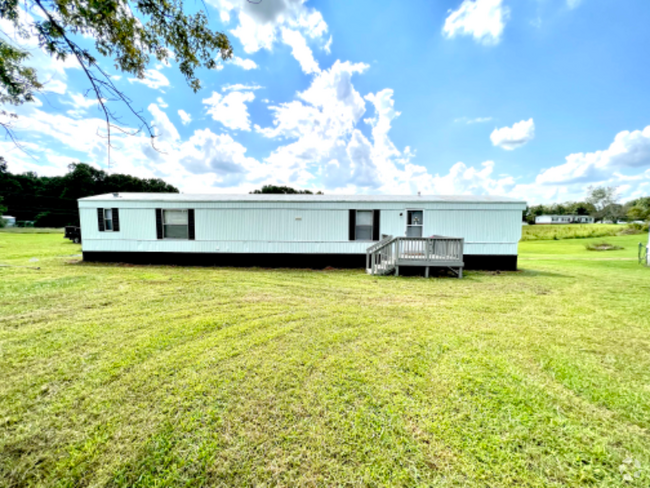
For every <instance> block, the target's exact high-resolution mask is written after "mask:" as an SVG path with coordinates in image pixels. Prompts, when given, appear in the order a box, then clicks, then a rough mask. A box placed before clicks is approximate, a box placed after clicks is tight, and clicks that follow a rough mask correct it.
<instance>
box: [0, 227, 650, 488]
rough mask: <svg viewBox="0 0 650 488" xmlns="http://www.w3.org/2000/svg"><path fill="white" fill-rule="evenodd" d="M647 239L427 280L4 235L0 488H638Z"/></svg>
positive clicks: (533, 253)
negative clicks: (236, 264)
mask: <svg viewBox="0 0 650 488" xmlns="http://www.w3.org/2000/svg"><path fill="white" fill-rule="evenodd" d="M642 239H643V240H645V239H646V237H645V236H622V237H608V238H607V242H609V243H612V244H615V245H617V246H621V247H623V248H624V249H622V250H616V251H607V252H594V251H588V250H586V249H585V244H586V243H588V242H589V240H588V239H574V240H560V241H543V240H540V241H532V242H524V243H522V244H521V245H520V253H521V257H520V267H521V269H522V270H521V271H519V272H510V273H500V274H497V273H489V272H471V271H469V272H467V273H466V277H465V278H464V279H462V280H458V279H453V278H439V279H431V280H425V279H423V278H419V277H411V278H403V277H400V278H394V277H381V278H378V277H371V276H367V275H365V274H364V273H363V272H362V271H296V270H265V269H211V268H205V269H201V268H183V267H135V266H119V265H97V264H83V263H81V262H80V259H79V257H78V255H79V253H80V246H78V245H74V244H72V243H70V242H69V241H65V240H64V239H63V238H62V236H61V235H60V234H15V233H2V232H0V263H2V264H9V265H14V266H29V267H40V269H39V270H35V269H30V268H22V267H2V268H0V378H2V381H0V486H2V487H18V486H21V487H22V486H66V487H77V486H103V487H117V486H124V487H127V486H128V487H131V486H157V487H163V486H164V487H168V486H236V487H240V486H335V485H345V486H409V487H410V486H440V487H451V486H454V487H461V486H462V487H465V486H470V487H475V486H485V487H488V486H489V487H512V486H517V487H541V486H545V487H559V486H586V485H590V486H612V487H614V486H616V487H619V486H638V487H642V486H643V487H647V486H648V485H649V484H650V430H649V429H650V318H649V317H650V316H649V314H648V310H649V309H650V269H648V268H644V267H642V266H640V265H638V264H637V263H636V245H637V243H638V242H639V241H640V240H642ZM601 241H602V238H598V239H594V242H601Z"/></svg>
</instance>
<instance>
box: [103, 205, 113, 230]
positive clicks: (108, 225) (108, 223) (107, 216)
mask: <svg viewBox="0 0 650 488" xmlns="http://www.w3.org/2000/svg"><path fill="white" fill-rule="evenodd" d="M104 230H105V231H112V230H113V209H112V208H105V209H104Z"/></svg>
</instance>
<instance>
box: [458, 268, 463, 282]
mask: <svg viewBox="0 0 650 488" xmlns="http://www.w3.org/2000/svg"><path fill="white" fill-rule="evenodd" d="M462 277H463V268H458V279H459V280H460V279H462Z"/></svg>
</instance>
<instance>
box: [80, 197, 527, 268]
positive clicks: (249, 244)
mask: <svg viewBox="0 0 650 488" xmlns="http://www.w3.org/2000/svg"><path fill="white" fill-rule="evenodd" d="M145 195H146V196H145ZM145 195H139V194H121V195H120V196H119V197H114V196H113V195H100V196H97V197H90V198H86V199H81V200H80V201H79V212H80V221H81V233H82V242H83V252H84V256H86V254H88V253H210V254H219V253H222V254H302V255H317V254H328V255H359V256H361V255H365V252H366V249H367V248H368V246H370V245H371V244H372V242H371V241H354V240H352V241H351V240H349V211H350V210H351V209H354V210H379V211H380V214H379V215H380V216H379V224H380V233H381V234H388V235H393V236H404V235H405V234H406V215H407V214H406V212H407V210H423V211H424V228H423V233H422V235H423V236H425V237H426V236H430V235H443V236H450V237H462V238H464V239H465V254H466V255H477V256H478V255H484V256H516V255H517V244H518V241H519V239H520V237H521V220H522V210H524V209H525V203H524V202H520V201H515V200H512V201H509V200H501V201H500V200H498V199H496V201H495V199H490V200H482V201H480V200H475V199H476V197H469V198H468V200H470V201H463V199H462V198H459V197H455V199H451V197H381V196H377V197H363V198H362V197H356V199H355V197H347V198H346V197H330V198H328V197H323V196H313V197H311V196H303V195H300V196H285V195H244V196H239V199H238V197H237V196H222V197H219V196H210V197H207V196H199V195H180V194H172V195H170V194H164V195H155V194H145ZM256 197H266V198H256ZM291 197H293V198H291ZM98 208H117V209H119V220H120V231H119V232H100V231H99V227H98V217H97V209H98ZM156 209H194V215H195V240H179V239H158V238H157V229H156V215H155V211H156Z"/></svg>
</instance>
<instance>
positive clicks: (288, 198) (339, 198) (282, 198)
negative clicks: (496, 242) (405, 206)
mask: <svg viewBox="0 0 650 488" xmlns="http://www.w3.org/2000/svg"><path fill="white" fill-rule="evenodd" d="M116 195H117V196H116ZM140 195H147V197H148V198H139V196H140ZM159 195H160V196H161V197H162V198H159V199H157V198H155V197H156V196H159ZM171 196H173V197H174V198H169V197H171ZM184 196H186V197H187V198H183V197H184ZM384 197H388V198H384ZM116 199H120V200H122V201H140V202H142V201H156V200H160V201H174V202H201V201H204V202H220V201H227V202H254V201H264V202H292V201H294V202H308V201H314V202H346V201H349V202H355V201H365V202H372V201H377V202H409V203H412V202H417V201H422V202H429V203H436V202H439V203H512V204H515V203H518V204H524V205H526V204H527V202H526V201H525V200H519V199H516V198H511V197H504V196H497V195H486V196H485V197H483V198H482V197H481V196H477V195H386V194H382V195H339V194H334V195H310V194H270V193H262V194H257V193H253V194H249V193H243V194H233V193H225V194H223V193H222V194H219V193H215V194H200V193H144V192H143V193H117V194H114V193H104V194H100V195H93V196H90V197H84V198H79V199H78V201H80V202H92V201H105V200H110V201H115V200H116Z"/></svg>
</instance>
